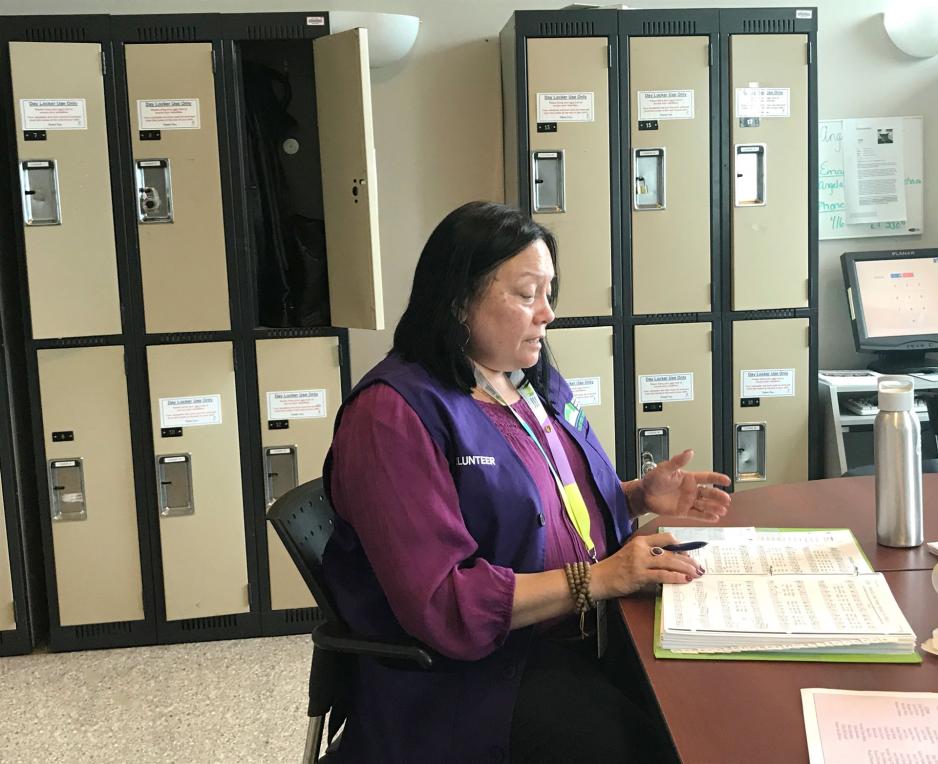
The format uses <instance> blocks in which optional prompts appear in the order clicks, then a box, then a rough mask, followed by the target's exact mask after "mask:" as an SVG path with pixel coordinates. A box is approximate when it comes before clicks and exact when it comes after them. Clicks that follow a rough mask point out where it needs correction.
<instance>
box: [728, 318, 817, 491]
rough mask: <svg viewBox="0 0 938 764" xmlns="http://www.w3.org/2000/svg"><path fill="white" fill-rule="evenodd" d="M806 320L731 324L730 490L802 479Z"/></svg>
mask: <svg viewBox="0 0 938 764" xmlns="http://www.w3.org/2000/svg"><path fill="white" fill-rule="evenodd" d="M808 329H809V319H807V318H783V319H768V320H762V321H758V320H751V321H735V322H734V323H733V339H732V343H733V432H732V433H731V439H732V440H731V442H732V444H733V464H732V465H730V466H731V468H732V470H733V472H732V473H731V476H732V477H733V479H734V486H735V490H737V491H742V490H746V489H747V488H757V487H759V486H763V485H775V484H779V483H796V482H801V481H803V480H807V479H808V477H809V475H808V438H809V429H808V421H809V420H808V400H809V394H810V391H809V384H810V381H809V374H808V369H809V344H810V343H809V335H808Z"/></svg>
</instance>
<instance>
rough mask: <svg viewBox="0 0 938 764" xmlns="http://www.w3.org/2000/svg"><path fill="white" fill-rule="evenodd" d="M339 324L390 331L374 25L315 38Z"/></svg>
mask: <svg viewBox="0 0 938 764" xmlns="http://www.w3.org/2000/svg"><path fill="white" fill-rule="evenodd" d="M313 52H314V55H315V59H316V61H315V66H316V110H317V113H318V114H319V150H320V155H321V157H322V194H323V210H324V213H325V217H326V258H327V260H328V263H329V308H330V311H331V315H332V325H333V326H344V327H348V328H354V329H384V296H383V293H382V284H381V249H380V246H379V241H378V175H377V159H376V158H375V141H374V132H373V130H372V120H371V73H370V70H369V66H368V30H366V29H350V30H349V31H348V32H342V33H341V34H335V35H328V36H326V37H320V38H319V39H318V40H316V41H315V42H313Z"/></svg>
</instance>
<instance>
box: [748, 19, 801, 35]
mask: <svg viewBox="0 0 938 764" xmlns="http://www.w3.org/2000/svg"><path fill="white" fill-rule="evenodd" d="M794 31H795V20H794V19H743V33H744V34H780V33H783V32H794Z"/></svg>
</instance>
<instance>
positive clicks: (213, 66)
mask: <svg viewBox="0 0 938 764" xmlns="http://www.w3.org/2000/svg"><path fill="white" fill-rule="evenodd" d="M217 72H218V67H217V66H216V65H215V51H214V50H213V51H212V74H215V73H217Z"/></svg>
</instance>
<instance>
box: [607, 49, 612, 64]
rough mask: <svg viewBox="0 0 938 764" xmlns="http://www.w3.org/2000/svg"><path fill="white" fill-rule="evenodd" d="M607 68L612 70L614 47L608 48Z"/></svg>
mask: <svg viewBox="0 0 938 764" xmlns="http://www.w3.org/2000/svg"><path fill="white" fill-rule="evenodd" d="M606 68H607V69H612V46H611V45H607V46H606Z"/></svg>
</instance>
